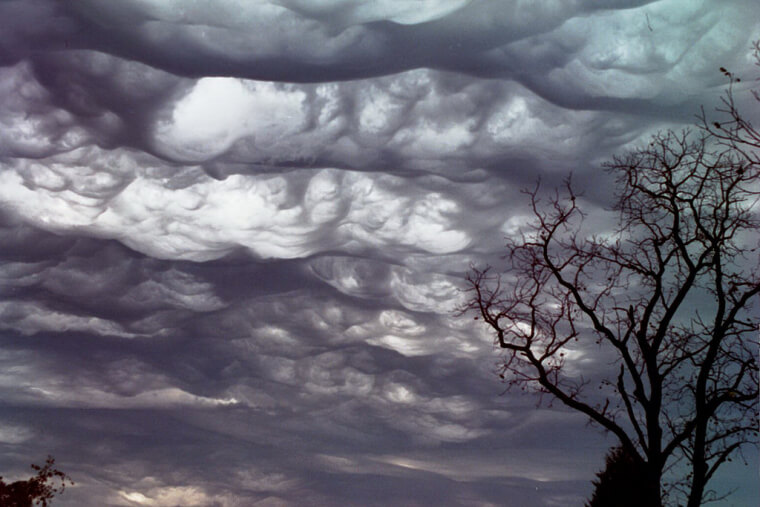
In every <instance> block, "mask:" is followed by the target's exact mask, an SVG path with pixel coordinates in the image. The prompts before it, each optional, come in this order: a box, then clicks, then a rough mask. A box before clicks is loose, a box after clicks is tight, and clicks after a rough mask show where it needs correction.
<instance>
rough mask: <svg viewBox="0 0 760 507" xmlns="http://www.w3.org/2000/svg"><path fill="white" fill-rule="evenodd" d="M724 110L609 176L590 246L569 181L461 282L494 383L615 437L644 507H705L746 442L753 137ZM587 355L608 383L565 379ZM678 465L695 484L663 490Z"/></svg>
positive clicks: (535, 196)
mask: <svg viewBox="0 0 760 507" xmlns="http://www.w3.org/2000/svg"><path fill="white" fill-rule="evenodd" d="M731 79H732V83H733V82H734V81H733V79H734V78H733V77H732V78H731ZM724 105H725V106H726V107H725V108H724V110H723V111H722V112H723V113H724V114H726V115H728V118H727V119H726V121H725V122H724V123H717V124H715V123H709V124H708V123H707V122H706V121H704V128H702V129H700V130H699V131H698V132H697V133H689V132H688V131H685V132H682V133H675V132H667V133H663V134H658V135H656V136H655V137H654V138H653V139H652V140H651V142H650V143H649V144H648V145H647V146H645V147H642V148H640V149H637V150H634V151H632V152H631V153H629V154H627V155H625V156H621V157H616V158H614V159H613V161H612V162H610V163H609V164H607V166H606V169H607V170H608V171H609V172H610V173H612V174H613V175H614V176H615V177H616V183H617V184H616V202H615V205H614V207H613V210H612V211H614V212H615V213H616V215H617V224H616V226H615V227H614V228H611V230H610V231H609V232H607V233H606V234H601V233H594V232H593V231H589V226H588V224H586V223H585V222H584V218H585V217H586V215H585V214H584V213H583V212H582V210H581V207H580V204H579V201H580V200H581V199H580V198H579V196H577V194H576V193H575V192H574V190H573V188H572V185H571V184H570V181H569V180H568V181H567V184H566V186H565V189H564V190H563V191H562V192H561V193H560V192H556V193H554V194H553V196H550V197H548V198H545V197H542V196H541V193H540V191H539V186H538V185H537V186H536V187H535V188H534V189H533V190H529V191H526V194H527V196H528V198H529V200H530V205H531V209H532V215H533V221H532V222H530V223H529V224H526V226H525V227H524V228H523V230H522V231H521V233H520V234H518V235H516V236H514V237H511V238H508V240H507V241H508V243H507V245H506V255H505V259H506V263H507V266H506V268H505V270H504V271H503V272H501V273H494V272H493V270H492V269H488V268H487V269H473V270H472V272H471V273H470V275H469V276H468V282H469V289H468V290H469V298H468V304H467V305H466V308H465V309H464V310H475V311H477V313H478V314H479V315H478V317H476V319H477V318H482V320H483V321H484V322H485V324H487V325H488V326H490V328H491V329H492V330H493V331H494V333H495V340H496V343H497V344H498V345H499V346H500V347H501V348H502V349H503V350H504V352H505V355H504V361H503V364H502V366H501V367H502V370H501V375H502V378H504V379H505V381H506V382H507V383H508V384H509V385H510V386H518V387H521V388H522V389H527V390H532V389H535V390H537V391H539V392H541V393H545V394H547V395H549V396H550V397H551V398H553V399H556V400H559V401H561V402H562V403H564V404H565V405H567V406H568V407H570V408H572V409H575V410H578V411H580V412H582V413H583V414H585V415H586V416H588V417H589V418H590V420H591V421H592V422H593V423H595V424H597V425H599V426H601V427H602V428H603V429H605V430H607V431H609V432H611V433H613V434H614V435H615V436H616V437H617V439H618V440H619V441H620V446H621V447H622V449H623V451H624V452H625V453H626V454H627V455H629V456H635V457H636V459H638V460H640V461H641V462H642V463H643V467H644V475H645V477H646V479H645V481H646V483H647V484H645V485H642V486H643V488H644V489H645V490H646V491H648V492H650V495H649V498H648V500H647V503H646V505H652V506H655V505H662V502H663V500H667V499H673V500H675V499H676V498H681V499H686V500H687V501H688V506H689V507H697V506H698V505H701V504H702V502H705V501H709V500H713V499H716V498H717V495H716V493H715V492H713V491H710V490H708V489H707V484H708V482H709V481H710V479H711V478H712V477H713V476H714V474H715V472H716V470H717V469H718V468H719V467H720V466H721V465H722V464H723V463H725V462H726V461H727V460H730V459H731V458H732V456H734V455H735V454H736V453H740V452H741V450H742V448H743V446H744V445H745V444H756V443H757V434H758V432H757V429H758V411H757V398H758V363H757V361H756V356H757V333H758V320H760V319H759V317H758V313H760V312H758V306H759V305H758V299H760V298H758V294H760V255H759V253H758V252H759V251H760V245H759V244H758V237H759V236H758V232H760V220H759V215H760V206H758V196H759V195H760V178H759V176H760V160H759V159H758V154H759V153H760V151H758V150H760V137H758V135H757V131H756V130H754V129H753V127H752V125H751V124H750V122H749V121H747V120H745V119H744V118H743V117H742V116H741V115H740V114H739V112H738V111H737V108H736V106H735V104H734V101H733V90H732V89H730V90H729V92H728V94H727V95H726V98H725V101H724ZM703 118H704V117H703ZM594 342H595V343H596V344H594ZM594 347H598V349H595V348H594ZM590 351H593V352H592V353H594V354H596V355H597V356H598V357H599V358H600V362H601V363H603V364H610V365H611V366H610V369H609V371H608V372H607V374H606V375H605V374H600V375H593V374H591V375H589V374H588V373H586V374H585V375H584V374H581V373H580V372H579V371H578V368H577V367H575V365H574V362H573V360H572V359H571V357H572V356H573V354H578V353H588V352H590ZM678 463H680V465H678V466H680V467H681V468H680V469H683V468H684V467H685V468H688V469H690V472H689V473H688V475H686V474H684V477H681V478H676V479H674V480H672V481H668V482H666V481H665V480H664V479H663V476H664V473H665V472H666V471H667V470H669V469H670V470H673V471H674V472H673V474H675V471H676V470H679V468H672V467H673V466H674V464H678ZM673 474H671V475H673ZM663 495H666V496H667V497H668V498H665V497H663Z"/></svg>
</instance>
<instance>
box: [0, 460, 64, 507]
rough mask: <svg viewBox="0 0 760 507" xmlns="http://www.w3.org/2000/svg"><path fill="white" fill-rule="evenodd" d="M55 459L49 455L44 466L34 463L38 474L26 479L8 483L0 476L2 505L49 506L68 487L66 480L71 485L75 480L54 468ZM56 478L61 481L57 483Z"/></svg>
mask: <svg viewBox="0 0 760 507" xmlns="http://www.w3.org/2000/svg"><path fill="white" fill-rule="evenodd" d="M54 464H55V459H53V457H52V456H48V458H47V460H45V464H44V465H43V466H39V465H32V470H34V471H36V472H37V475H35V476H34V477H30V478H29V479H28V480H25V481H16V482H12V483H10V484H7V483H5V482H4V481H3V478H2V477H0V507H31V506H32V505H41V506H42V507H47V506H48V505H50V503H51V500H52V499H53V497H55V496H56V495H60V494H62V493H63V491H64V489H65V488H66V482H68V483H69V484H70V485H73V484H74V481H72V480H71V478H70V477H69V476H68V475H66V474H65V473H63V472H61V471H60V470H58V469H56V468H53V465H54ZM56 479H57V480H58V481H60V484H59V485H56Z"/></svg>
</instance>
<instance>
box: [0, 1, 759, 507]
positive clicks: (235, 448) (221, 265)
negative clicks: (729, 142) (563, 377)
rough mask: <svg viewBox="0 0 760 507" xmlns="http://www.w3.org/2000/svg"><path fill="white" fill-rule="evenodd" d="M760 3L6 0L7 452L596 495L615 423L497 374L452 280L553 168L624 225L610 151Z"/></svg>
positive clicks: (146, 469)
mask: <svg viewBox="0 0 760 507" xmlns="http://www.w3.org/2000/svg"><path fill="white" fill-rule="evenodd" d="M758 19H760V9H758V6H757V4H756V3H755V2H754V1H752V0H724V1H708V0H700V1H689V2H687V1H680V0H661V1H643V0H642V1H635V0H627V1H626V0H606V1H603V2H600V1H597V0H594V1H591V0H575V1H565V2H557V1H548V0H546V1H543V0H542V1H521V0H503V1H493V0H488V1H486V0H424V1H420V2H409V1H401V0H372V1H369V0H366V1H364V0H362V1H358V0H357V1H348V0H280V1H271V2H270V1H259V2H238V1H232V0H217V1H214V2H210V1H208V2H207V1H197V2H187V1H179V0H171V1H157V0H120V1H118V2H113V1H107V0H81V1H78V2H56V1H52V0H23V1H22V0H16V1H12V0H11V1H4V2H2V3H0V234H1V235H2V238H3V239H2V241H1V242H0V366H1V368H0V398H1V399H2V400H3V403H2V404H1V405H0V452H2V455H3V459H2V461H3V463H4V465H5V468H4V469H3V470H1V471H0V473H2V475H3V476H4V477H8V478H15V477H21V476H23V474H24V473H26V470H27V469H26V467H27V466H28V463H29V462H31V461H35V460H36V461H37V462H41V461H42V460H43V459H44V456H45V455H46V454H48V453H50V454H53V455H55V457H56V458H57V460H58V463H59V464H60V466H61V468H62V469H64V470H65V471H66V472H67V473H69V474H70V475H71V476H72V477H74V478H75V480H76V481H77V485H76V486H75V487H73V488H71V489H70V490H67V492H66V494H65V495H64V496H62V497H61V498H60V499H58V500H57V502H56V503H57V504H60V505H64V506H65V505H72V506H73V505H114V506H135V505H146V506H173V505H188V506H192V505H198V506H201V505H223V506H243V505H246V506H247V505H262V506H263V505H271V506H274V505H484V506H485V505H504V502H505V498H508V499H510V500H508V502H513V503H509V505H536V506H540V505H545V506H560V505H562V506H565V505H580V504H581V503H582V500H583V498H584V497H586V496H587V495H588V494H589V493H590V482H589V481H590V479H591V478H592V477H593V473H594V471H595V470H596V469H598V468H599V467H600V466H601V463H602V456H603V453H604V451H605V449H606V447H607V446H609V445H610V443H611V440H607V439H605V437H604V436H603V435H598V434H596V433H595V432H594V430H591V429H588V428H586V427H585V421H584V419H583V418H581V417H578V416H577V415H574V414H572V413H569V412H567V411H565V410H564V409H562V408H561V407H558V406H553V407H547V406H545V405H544V406H542V407H541V408H536V406H535V401H536V400H535V399H534V398H532V397H529V396H528V397H525V396H520V395H517V394H515V393H508V394H506V395H504V396H499V394H500V393H501V388H502V386H500V385H499V383H498V382H497V380H498V378H497V377H496V375H495V373H494V372H495V371H496V365H497V363H498V360H499V354H498V352H497V351H496V350H494V347H493V345H492V337H491V336H489V335H488V333H486V332H485V331H484V330H483V329H481V328H479V327H476V326H474V323H473V322H472V321H471V320H470V319H468V318H466V317H456V316H455V315H454V311H455V309H456V307H457V305H458V304H460V303H461V301H462V297H463V295H462V293H461V290H460V289H461V287H462V278H463V276H464V274H465V273H466V272H467V270H468V268H469V266H470V264H471V263H477V264H479V263H485V262H492V263H498V262H500V255H501V248H502V245H503V240H504V237H505V236H509V235H513V234H519V231H520V229H521V227H522V226H523V225H524V224H525V221H526V219H527V218H526V217H527V215H528V214H529V213H528V210H526V208H525V196H524V195H523V194H521V192H520V190H521V189H523V188H525V187H528V186H531V185H533V184H534V182H535V181H536V178H538V177H541V178H542V179H543V181H544V183H545V184H546V185H547V186H548V187H550V188H551V187H552V186H555V185H557V184H559V183H560V182H561V181H562V180H563V179H564V178H566V177H567V176H568V175H569V174H570V173H571V172H572V173H573V175H574V176H573V178H574V181H575V182H576V183H577V184H578V185H579V186H581V187H582V188H583V189H584V197H583V204H584V206H585V207H586V209H588V210H590V215H589V220H591V223H593V224H595V226H598V228H599V229H600V230H601V231H602V232H603V230H604V229H605V228H610V227H613V226H614V223H613V221H611V220H610V217H609V216H608V214H607V212H606V211H605V209H606V206H607V205H608V204H609V203H610V197H611V194H612V192H611V187H610V185H611V182H610V181H609V179H608V177H607V175H606V174H605V173H603V172H602V171H601V170H600V168H599V167H600V163H601V162H603V161H604V160H606V159H608V158H609V157H610V156H612V155H613V154H615V153H621V152H622V151H623V150H625V149H627V148H630V147H631V146H635V145H636V144H637V143H640V142H642V141H643V140H645V139H647V137H648V136H649V135H651V134H652V133H653V132H656V131H658V130H661V129H666V128H670V127H676V128H680V127H683V126H688V125H690V124H692V123H693V122H694V114H695V113H696V112H698V108H699V106H700V105H704V106H705V107H706V108H707V110H711V108H713V107H714V106H715V104H717V102H718V100H719V98H720V94H721V91H722V90H723V87H724V85H725V80H724V79H723V76H722V75H721V74H720V72H718V71H717V69H718V68H719V67H720V66H724V67H728V68H730V69H732V70H733V71H734V72H735V73H737V74H739V75H746V76H748V77H749V76H751V75H753V74H752V73H753V70H752V63H753V62H752V60H751V59H750V57H749V51H748V48H749V44H750V42H751V41H752V40H756V39H758V38H760V24H759V23H758V21H757V20H758ZM745 95H746V94H745ZM741 97H744V95H741ZM741 97H740V100H745V99H744V98H741ZM595 352H596V351H595V349H593V348H589V349H583V348H578V349H576V350H572V351H570V357H571V358H572V359H571V360H572V361H573V362H574V363H573V367H574V368H575V370H576V371H577V373H578V375H579V376H580V375H586V376H594V375H597V374H598V372H599V371H600V370H601V369H602V368H604V367H605V366H606V362H605V361H606V360H605V358H600V357H598V354H596V353H595ZM741 473H745V476H746V472H745V471H744V469H742V470H739V471H738V472H736V474H739V475H736V474H735V475H733V476H732V477H728V478H725V477H724V478H722V479H721V480H722V481H723V484H724V485H727V486H728V487H731V486H733V485H736V484H741V480H742V478H744V477H745V476H742V475H741ZM737 477H738V479H737ZM749 477H750V480H751V479H752V477H751V476H749ZM732 481H733V482H732ZM750 489H751V488H750ZM754 493H756V492H752V491H745V490H744V489H740V492H739V493H737V496H736V497H734V498H735V499H737V501H741V499H742V498H745V497H746V498H747V499H748V500H747V502H749V503H748V505H749V504H752V503H753V499H754V500H756V497H755V496H752V495H753V494H754ZM741 495H745V496H744V497H742V496H741ZM747 495H749V496H747Z"/></svg>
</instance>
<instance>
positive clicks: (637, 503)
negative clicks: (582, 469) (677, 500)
mask: <svg viewBox="0 0 760 507" xmlns="http://www.w3.org/2000/svg"><path fill="white" fill-rule="evenodd" d="M596 476H597V480H595V481H593V483H594V486H595V488H594V493H593V496H592V497H591V500H590V501H589V502H588V503H586V507H642V506H646V505H651V503H649V502H651V497H652V496H654V495H653V494H652V492H651V491H646V490H645V489H644V488H642V484H645V483H646V480H645V469H644V464H643V463H642V461H641V458H639V456H637V455H631V454H628V453H627V452H626V451H625V449H624V448H623V447H614V448H612V449H611V450H610V452H609V453H608V454H607V459H606V463H605V468H604V470H602V471H601V472H599V473H598V474H596Z"/></svg>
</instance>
